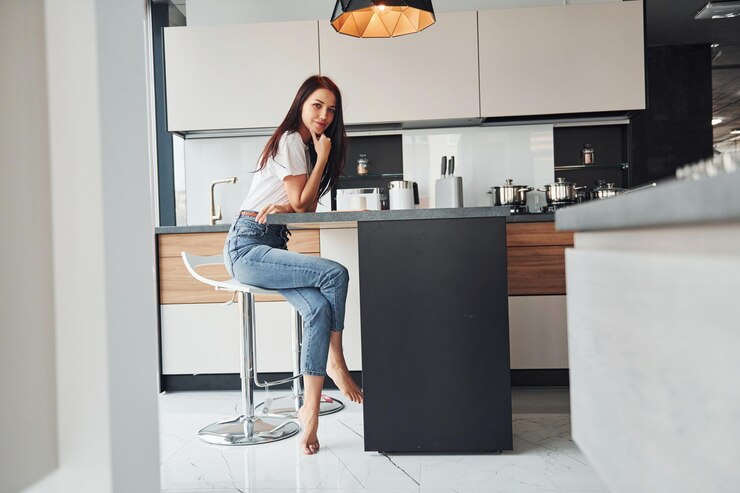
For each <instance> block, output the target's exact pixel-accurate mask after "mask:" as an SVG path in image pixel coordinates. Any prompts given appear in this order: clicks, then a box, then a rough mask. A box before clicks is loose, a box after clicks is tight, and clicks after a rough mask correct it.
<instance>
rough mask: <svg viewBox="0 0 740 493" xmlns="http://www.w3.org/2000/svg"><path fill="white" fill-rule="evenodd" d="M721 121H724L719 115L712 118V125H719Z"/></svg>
mask: <svg viewBox="0 0 740 493" xmlns="http://www.w3.org/2000/svg"><path fill="white" fill-rule="evenodd" d="M720 123H722V118H720V117H718V116H715V117H713V118H712V125H719V124H720Z"/></svg>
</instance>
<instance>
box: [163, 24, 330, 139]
mask: <svg viewBox="0 0 740 493" xmlns="http://www.w3.org/2000/svg"><path fill="white" fill-rule="evenodd" d="M318 41H319V40H318V27H317V21H301V22H278V23H263V24H246V25H235V26H213V27H211V26H208V27H172V28H166V29H165V66H166V80H167V127H168V130H170V131H189V130H216V129H217V130H222V129H236V128H259V127H277V126H278V125H279V124H280V122H281V121H282V119H283V118H284V117H285V114H286V112H287V111H288V108H289V106H290V103H291V101H293V98H294V97H295V93H296V91H297V90H298V87H299V86H300V84H301V83H302V82H303V81H304V80H305V79H306V78H307V77H309V76H311V75H313V74H317V73H319V43H318Z"/></svg>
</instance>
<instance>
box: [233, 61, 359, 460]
mask: <svg viewBox="0 0 740 493" xmlns="http://www.w3.org/2000/svg"><path fill="white" fill-rule="evenodd" d="M309 145H311V146H313V149H314V152H315V156H316V159H315V162H314V163H313V165H312V164H311V161H312V160H311V153H310V152H309ZM346 152H347V135H346V133H345V130H344V121H343V119H342V96H341V94H340V92H339V89H338V88H337V86H336V85H335V84H334V82H332V81H331V80H330V79H329V78H327V77H322V76H318V75H316V76H313V77H309V78H308V79H307V80H306V81H305V82H304V83H303V84H302V85H301V87H300V89H298V93H297V94H296V96H295V98H294V99H293V104H292V105H291V106H290V109H289V110H288V114H287V115H286V116H285V119H284V120H283V122H282V123H281V124H280V126H279V127H278V129H277V130H276V131H275V133H274V134H273V135H272V137H271V138H270V140H269V141H267V145H265V149H264V151H263V152H262V155H261V157H260V161H259V166H258V168H257V172H256V174H255V176H254V180H253V181H252V186H251V187H250V189H249V194H248V195H247V198H246V199H245V200H244V202H243V203H242V206H241V212H240V214H239V216H238V217H237V219H236V221H234V224H232V226H231V230H230V231H229V235H228V237H227V239H226V244H225V246H224V260H225V263H226V267H227V270H228V271H229V273H230V274H231V275H233V276H234V278H235V279H237V280H238V281H240V282H244V283H246V284H252V285H255V286H260V287H264V288H268V289H277V290H279V291H280V293H281V294H282V295H283V296H284V297H285V299H287V300H288V302H289V303H290V304H291V305H293V306H294V307H295V308H296V309H297V310H298V312H299V313H300V314H301V316H302V317H303V321H304V335H303V350H302V352H301V371H302V372H303V375H304V377H303V380H304V398H303V406H302V407H301V409H300V410H299V411H298V418H299V420H300V421H301V424H302V425H303V435H302V439H301V445H302V447H303V452H304V453H305V454H315V453H316V452H318V450H319V440H318V438H317V436H316V433H317V430H318V425H319V421H318V418H319V402H320V398H321V389H322V388H323V385H324V377H325V376H326V375H327V374H328V375H329V376H330V377H331V379H332V380H333V381H334V383H336V384H337V386H338V387H339V389H340V390H341V391H342V393H343V394H344V395H345V396H347V397H348V398H349V399H350V400H352V401H353V402H357V403H361V402H362V397H363V395H362V390H360V388H359V387H358V386H357V385H356V384H355V383H354V381H353V380H352V378H351V377H350V375H349V370H348V369H347V363H346V362H345V360H344V354H343V353H342V329H344V305H345V301H346V299H347V285H348V283H349V276H348V274H347V269H346V268H344V267H343V266H342V265H340V264H338V263H337V262H334V261H331V260H328V259H322V258H317V257H311V256H308V255H301V254H299V253H294V252H289V251H287V249H286V244H287V241H288V230H287V228H286V227H285V226H280V225H267V224H266V222H267V215H268V214H272V213H286V212H313V211H315V210H316V204H317V202H318V199H319V197H320V196H322V195H324V194H325V193H327V192H328V191H329V190H331V187H332V186H333V185H334V184H335V183H336V181H337V179H338V177H339V175H340V173H341V172H342V168H343V167H344V161H345V155H346Z"/></svg>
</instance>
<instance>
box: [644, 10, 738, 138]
mask: <svg viewBox="0 0 740 493" xmlns="http://www.w3.org/2000/svg"><path fill="white" fill-rule="evenodd" d="M721 1H722V0H720V1H719V2H718V1H715V2H713V3H721ZM706 3H707V0H645V11H646V12H645V23H646V27H645V31H646V43H647V45H648V46H663V45H682V44H703V43H708V44H718V45H719V46H718V47H717V48H715V49H714V50H713V56H714V58H713V61H712V105H713V111H714V113H713V116H715V117H721V118H722V119H723V121H722V123H720V124H718V125H715V126H714V127H713V131H714V132H713V133H714V143H715V144H722V143H725V144H726V143H728V141H729V140H731V139H738V138H739V137H740V135H731V134H730V130H733V129H740V17H735V18H732V19H713V20H695V19H694V15H695V14H696V12H698V11H699V10H701V8H702V7H704V6H705V5H706Z"/></svg>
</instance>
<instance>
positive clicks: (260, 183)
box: [241, 132, 311, 212]
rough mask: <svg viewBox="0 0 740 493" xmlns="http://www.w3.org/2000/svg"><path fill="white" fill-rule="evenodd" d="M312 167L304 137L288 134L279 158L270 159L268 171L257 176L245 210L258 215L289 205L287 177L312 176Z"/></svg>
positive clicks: (279, 144) (243, 203) (267, 165)
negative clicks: (269, 206)
mask: <svg viewBox="0 0 740 493" xmlns="http://www.w3.org/2000/svg"><path fill="white" fill-rule="evenodd" d="M310 163H311V157H310V155H309V153H308V146H307V145H306V144H304V143H303V139H302V138H301V134H299V133H298V132H285V133H284V134H283V136H282V137H280V142H278V150H277V154H275V157H274V158H269V159H268V160H267V163H265V167H264V168H262V169H261V170H259V171H257V172H256V173H255V174H254V179H252V186H251V187H250V188H249V193H248V194H247V198H246V199H244V202H242V206H241V210H243V211H255V212H258V211H259V210H260V209H262V208H263V207H264V206H266V205H267V204H287V203H289V200H288V194H287V193H286V192H285V186H284V185H283V180H284V179H285V177H286V176H290V175H306V174H308V173H310V171H311V170H310V168H311V166H310Z"/></svg>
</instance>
